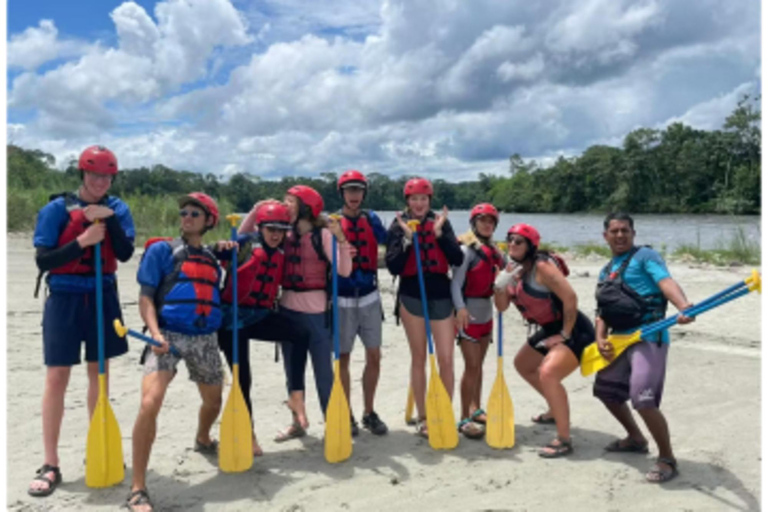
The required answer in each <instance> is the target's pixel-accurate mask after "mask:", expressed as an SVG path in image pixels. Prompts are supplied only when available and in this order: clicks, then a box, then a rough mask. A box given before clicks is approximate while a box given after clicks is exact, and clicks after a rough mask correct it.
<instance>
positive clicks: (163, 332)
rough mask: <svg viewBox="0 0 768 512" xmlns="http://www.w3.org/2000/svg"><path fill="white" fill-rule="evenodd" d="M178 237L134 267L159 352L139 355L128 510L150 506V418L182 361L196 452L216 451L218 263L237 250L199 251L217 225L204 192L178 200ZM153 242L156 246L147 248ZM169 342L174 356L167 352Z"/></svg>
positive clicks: (225, 244)
mask: <svg viewBox="0 0 768 512" xmlns="http://www.w3.org/2000/svg"><path fill="white" fill-rule="evenodd" d="M179 208H180V211H179V215H180V220H181V226H180V228H181V236H180V237H179V238H176V239H173V240H167V239H152V240H150V242H148V244H149V245H148V247H147V248H146V251H145V252H144V255H143V256H142V259H141V264H140V265H139V271H138V274H137V276H136V277H137V281H138V282H139V285H140V287H141V289H140V295H139V312H140V313H141V318H142V319H143V320H144V323H145V325H146V326H147V328H148V330H149V334H150V335H151V336H152V338H153V339H155V340H156V341H157V342H158V343H160V345H161V346H160V347H154V346H153V347H151V348H150V347H147V349H146V350H145V352H144V355H143V356H142V363H143V364H144V378H143V380H142V384H141V388H142V397H141V407H140V409H139V414H138V417H137V418H136V423H135V425H134V427H133V482H132V485H131V492H130V494H129V495H128V499H127V502H126V505H127V506H128V508H135V507H139V506H146V505H149V506H150V507H151V502H150V500H149V494H148V493H147V488H146V471H147V466H148V463H149V454H150V451H151V449H152V444H153V442H154V440H155V431H156V428H157V416H158V414H159V413H160V407H161V406H162V404H163V398H164V397H165V392H166V390H167V389H168V385H169V384H170V383H171V380H173V377H174V376H175V375H176V371H177V369H176V368H177V366H178V364H179V362H180V361H181V360H184V363H185V364H186V366H187V370H188V371H189V378H190V380H192V381H193V382H195V383H196V384H197V387H198V390H199V392H200V396H201V397H202V401H203V403H202V405H201V407H200V415H199V419H198V428H197V435H196V436H195V440H194V444H195V451H198V452H202V453H205V454H211V455H214V454H216V450H217V443H216V441H213V440H212V439H211V437H210V430H211V427H212V426H213V423H214V421H215V420H216V418H217V417H218V415H219V411H220V409H221V394H222V381H223V378H224V373H223V369H222V366H221V358H220V356H219V345H218V341H217V337H216V331H217V330H218V329H219V327H220V326H221V321H222V314H221V309H220V308H221V297H220V294H219V283H220V280H221V267H220V266H219V264H218V260H219V259H223V258H225V257H226V253H227V252H228V251H229V250H231V249H232V247H235V246H236V243H235V242H232V241H228V240H225V241H220V242H218V243H217V244H216V247H215V249H214V248H212V247H205V246H203V235H204V233H205V232H206V231H208V230H209V229H212V228H213V227H215V226H216V224H217V223H218V220H219V209H218V206H217V205H216V202H215V201H214V200H213V199H211V198H210V197H209V196H208V195H207V194H204V193H202V192H192V193H190V194H187V195H185V196H183V197H181V198H179ZM152 242H156V243H152ZM170 345H173V346H174V347H175V349H176V351H177V353H178V354H175V353H173V352H170V351H169V348H170Z"/></svg>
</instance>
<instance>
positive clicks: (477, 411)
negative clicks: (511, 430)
mask: <svg viewBox="0 0 768 512" xmlns="http://www.w3.org/2000/svg"><path fill="white" fill-rule="evenodd" d="M480 416H486V417H487V416H488V415H487V414H486V413H485V411H484V410H483V409H475V412H473V413H472V415H471V416H470V417H469V418H470V420H471V421H474V422H475V423H479V424H480V425H485V418H480Z"/></svg>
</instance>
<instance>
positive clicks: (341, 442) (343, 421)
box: [325, 359, 352, 464]
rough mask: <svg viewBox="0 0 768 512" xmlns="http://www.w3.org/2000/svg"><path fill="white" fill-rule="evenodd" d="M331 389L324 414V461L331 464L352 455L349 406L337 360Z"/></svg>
mask: <svg viewBox="0 0 768 512" xmlns="http://www.w3.org/2000/svg"><path fill="white" fill-rule="evenodd" d="M333 374H334V376H333V388H332V389H331V397H330V399H329V400H328V410H326V412H325V460H327V461H328V462H330V463H331V464H335V463H336V462H341V461H344V460H347V459H348V458H349V457H350V456H351V455H352V427H351V425H350V421H351V419H350V415H349V404H348V403H347V395H346V394H345V393H344V387H343V386H342V385H341V377H340V375H339V360H338V359H337V360H336V361H334V362H333Z"/></svg>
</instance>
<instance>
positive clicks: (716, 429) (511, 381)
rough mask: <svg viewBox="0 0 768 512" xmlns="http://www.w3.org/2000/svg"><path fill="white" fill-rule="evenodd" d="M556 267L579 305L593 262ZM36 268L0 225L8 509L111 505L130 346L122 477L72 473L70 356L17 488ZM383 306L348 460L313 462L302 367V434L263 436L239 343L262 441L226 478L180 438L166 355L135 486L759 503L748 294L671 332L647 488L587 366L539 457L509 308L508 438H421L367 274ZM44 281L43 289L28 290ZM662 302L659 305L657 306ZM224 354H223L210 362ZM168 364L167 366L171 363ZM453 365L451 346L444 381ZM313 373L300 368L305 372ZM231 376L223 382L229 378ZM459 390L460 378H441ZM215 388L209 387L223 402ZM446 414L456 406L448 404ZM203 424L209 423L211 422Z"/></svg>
mask: <svg viewBox="0 0 768 512" xmlns="http://www.w3.org/2000/svg"><path fill="white" fill-rule="evenodd" d="M568 261H569V264H570V266H571V270H572V276H571V278H570V281H571V283H572V284H573V286H574V288H575V290H576V292H577V293H578V296H579V303H580V309H582V310H583V311H584V312H586V313H587V314H588V315H590V316H591V315H592V312H593V311H594V287H595V282H596V279H597V273H598V271H599V270H600V268H601V266H602V265H603V264H604V261H603V260H602V259H600V258H597V257H594V258H590V259H579V260H575V259H569V260H568ZM138 262H139V255H138V254H137V255H135V256H134V257H133V259H132V260H131V262H129V263H128V264H126V265H121V267H120V270H119V276H120V279H119V290H120V296H121V302H122V306H123V311H124V317H125V320H126V324H127V325H128V326H129V327H132V328H135V329H139V328H140V327H141V325H142V323H141V320H140V318H139V313H138V308H137V297H138V286H137V284H136V281H135V275H136V269H137V265H138ZM670 270H671V272H672V274H673V276H674V277H675V278H676V279H677V280H678V282H680V283H681V285H682V286H683V288H684V290H685V292H686V293H687V295H688V297H689V298H690V299H691V300H692V301H694V302H695V301H697V300H700V299H702V298H705V297H707V296H709V295H711V294H713V293H715V292H717V291H719V290H721V289H723V288H724V287H726V286H728V285H730V284H733V283H735V282H737V281H738V280H739V279H743V278H744V277H747V276H748V274H749V271H750V269H749V268H747V267H734V268H712V267H703V266H697V265H689V264H683V263H675V264H670ZM36 275H37V269H36V267H35V263H34V252H33V248H32V244H31V236H30V235H29V234H27V235H15V234H11V235H10V236H9V238H8V269H7V279H8V289H7V297H8V311H7V316H8V333H7V334H8V336H7V339H8V352H7V357H8V440H7V448H8V450H7V453H8V456H7V462H8V482H7V484H8V488H7V496H8V498H7V500H8V501H7V506H8V507H9V508H10V510H16V511H22V510H24V511H26V510H63V511H66V510H88V511H91V510H93V511H96V510H115V509H116V508H117V507H118V506H120V505H121V504H122V503H123V501H124V500H125V497H126V495H127V494H128V490H129V487H130V476H131V431H132V428H133V422H134V420H135V418H136V413H137V411H138V407H139V398H140V395H139V389H140V381H141V368H140V366H139V365H138V357H139V354H140V352H141V350H142V348H143V344H142V343H141V342H138V341H136V340H131V341H130V343H131V346H130V352H129V353H128V354H127V355H126V356H124V357H121V358H119V359H117V360H114V361H113V362H112V366H111V381H110V383H111V386H110V388H111V389H110V401H111V404H112V408H113V410H114V412H115V415H116V417H117V420H118V422H119V424H120V428H121V432H122V437H123V450H124V454H125V462H126V464H127V466H128V469H127V472H126V479H125V481H124V482H123V483H122V484H121V485H118V486H116V487H113V488H109V489H104V490H92V489H89V488H87V487H86V486H85V482H84V470H85V467H84V464H83V458H84V457H85V441H86V435H87V431H88V425H89V421H88V417H87V409H86V405H85V398H86V393H85V390H86V383H87V379H86V375H85V368H84V366H80V367H78V368H75V369H74V370H73V372H72V378H71V381H70V385H69V392H68V395H67V401H66V413H65V417H64V424H63V428H62V432H61V442H60V458H61V463H60V466H61V470H62V474H63V477H64V482H63V484H62V485H61V486H60V487H59V488H58V489H57V491H56V492H55V494H53V495H52V496H51V497H49V498H43V499H40V498H32V497H29V496H28V495H27V492H26V490H27V485H28V484H29V481H30V480H31V478H32V477H33V476H34V471H35V469H37V468H38V467H39V466H40V465H41V463H42V461H43V459H42V457H43V455H42V454H43V447H42V436H41V419H40V403H41V396H42V391H43V382H44V374H45V368H44V366H43V360H42V336H41V327H40V322H41V319H42V308H43V299H42V298H39V299H34V298H33V297H32V294H33V290H34V281H35V277H36ZM380 281H381V283H382V295H383V298H384V305H385V311H386V315H387V318H386V320H385V324H384V346H383V362H382V374H381V380H380V384H379V389H378V395H377V400H376V404H377V406H376V408H377V411H378V412H379V414H380V416H381V417H382V419H383V420H384V421H385V422H387V423H388V424H389V427H390V433H389V435H387V436H385V437H383V438H377V437H375V436H373V435H371V434H370V433H368V432H367V431H362V432H361V434H360V436H359V437H358V438H356V439H355V441H354V453H353V455H352V457H351V459H349V460H348V461H346V462H344V463H341V464H337V465H330V464H328V463H326V462H325V460H324V458H323V449H322V448H323V445H322V435H323V424H322V421H321V420H322V417H321V414H320V411H319V406H318V402H317V395H316V392H315V389H314V381H313V379H312V378H311V377H309V376H308V380H307V382H308V394H307V396H308V404H307V410H308V413H309V420H310V423H311V425H310V428H309V435H308V436H307V437H305V438H304V439H302V440H294V441H289V442H287V443H284V444H276V443H275V442H273V440H272V438H273V437H274V435H275V434H276V432H277V430H278V429H281V428H283V427H285V426H286V425H287V423H288V421H289V419H290V416H289V414H288V411H287V410H286V408H285V406H283V405H282V401H283V400H284V399H285V387H284V386H285V385H284V383H285V379H284V376H283V369H282V362H281V363H280V364H275V362H274V347H273V345H272V344H269V343H263V342H253V343H252V344H251V362H252V365H253V366H254V367H255V368H254V376H253V378H254V389H253V392H252V399H253V403H254V410H255V418H254V421H255V425H256V429H257V434H258V436H259V441H260V443H261V446H262V448H263V449H264V451H265V455H264V456H263V457H261V458H257V459H256V460H255V462H254V465H253V468H252V469H251V470H250V471H248V472H246V473H242V474H234V475H232V474H224V473H221V472H219V470H218V468H217V464H216V460H215V459H208V458H206V457H205V456H203V455H201V454H198V453H195V452H194V451H193V450H192V445H193V437H194V433H195V428H196V421H197V412H198V407H199V397H198V394H197V391H196V388H195V386H194V385H193V383H191V382H190V381H189V380H188V375H187V371H186V369H185V368H184V369H181V371H180V372H179V375H178V376H177V378H176V379H175V381H174V382H173V383H172V385H171V387H170V389H169V391H168V394H167V396H166V401H165V405H164V407H163V410H162V412H161V414H160V419H159V425H158V434H157V440H156V442H155V445H154V448H153V451H152V456H151V459H150V467H149V475H148V486H149V492H150V495H151V496H152V499H153V500H154V502H155V505H156V508H157V509H158V510H176V511H203V510H205V511H212V510H226V511H235V510H243V511H245V510H276V511H291V512H298V511H315V510H353V511H356V510H368V511H371V510H397V509H400V510H403V509H405V508H406V507H414V506H415V507H429V509H431V510H488V509H492V510H515V511H523V510H531V511H539V510H572V511H582V510H583V511H587V510H622V511H624V510H695V511H706V510H713V511H714V510H742V511H746V510H759V508H760V498H761V497H760V354H761V347H760V298H759V296H758V295H757V294H756V293H753V294H750V295H749V296H747V297H745V298H742V299H739V300H738V301H737V302H735V303H733V304H729V305H726V306H724V307H722V308H720V309H717V310H714V311H712V312H711V313H708V314H706V315H704V316H702V317H701V318H700V319H699V320H698V321H696V322H695V323H693V324H691V325H689V326H685V327H676V328H674V329H673V330H672V348H671V351H670V357H669V366H668V372H667V381H666V388H665V395H664V399H663V403H662V410H663V411H664V412H665V413H666V415H667V419H668V420H669V423H670V429H671V433H672V441H673V446H674V448H675V451H676V455H677V458H678V461H679V467H680V472H681V474H680V476H679V477H678V478H677V479H675V480H673V481H672V482H670V483H668V484H665V485H663V486H658V485H653V484H648V483H646V482H645V479H644V473H645V472H646V471H647V470H648V469H649V468H650V466H651V464H652V462H653V457H654V456H655V454H656V450H655V446H652V450H651V454H650V455H636V454H625V455H622V454H606V453H605V452H604V451H603V446H604V445H606V444H608V443H609V442H610V441H612V440H613V439H615V438H616V436H618V435H621V434H622V431H621V429H620V426H619V425H618V424H617V423H616V422H615V421H614V420H613V418H612V417H610V415H609V413H608V412H607V411H606V410H605V408H604V407H603V405H602V404H601V403H600V402H599V401H598V400H596V399H595V398H593V397H592V388H591V385H592V381H593V378H588V379H587V378H583V377H581V375H580V374H578V372H576V373H574V374H573V375H571V376H570V377H569V378H568V379H567V380H566V382H565V385H566V388H567V389H568V391H569V393H570V401H571V415H572V425H573V430H572V434H573V442H574V449H575V453H574V454H573V455H572V456H570V457H568V458H565V459H557V460H544V459H541V458H540V457H539V456H538V455H537V451H538V449H539V447H540V446H542V445H544V444H545V443H547V442H548V441H550V440H551V439H552V438H553V436H554V427H552V426H539V425H535V424H533V423H531V421H530V417H531V416H532V415H535V414H537V413H539V412H542V411H544V410H545V407H546V405H545V402H544V400H543V399H542V398H541V397H540V396H538V395H537V394H536V393H535V391H533V390H532V389H531V388H530V387H529V386H528V385H527V384H526V383H525V382H524V381H523V380H522V379H521V378H520V377H519V376H518V375H517V373H516V372H515V370H514V368H513V365H512V359H513V357H514V354H515V352H516V351H517V349H518V348H519V347H520V345H521V344H522V343H523V341H524V338H525V334H526V327H525V325H524V324H523V322H522V320H521V318H520V315H519V314H518V313H517V311H516V310H510V311H508V312H507V313H506V314H505V316H504V320H505V324H504V332H505V345H504V348H505V352H506V357H505V360H504V368H505V374H506V378H507V384H508V386H509V389H510V393H511V396H512V400H513V402H514V407H515V414H516V437H517V444H516V446H515V447H514V448H513V449H511V450H507V451H497V450H493V449H491V448H489V447H488V446H487V445H486V444H485V442H484V441H479V442H478V441H472V440H469V439H466V438H462V439H461V441H460V444H459V447H458V448H456V449H455V450H453V451H450V452H436V451H434V450H432V449H431V448H430V447H429V444H428V442H427V441H426V440H424V439H421V438H419V437H417V436H416V435H414V431H413V428H412V427H408V426H406V425H405V423H404V414H403V412H404V408H405V401H406V393H407V385H408V369H409V364H410V356H409V351H408V348H407V343H406V340H405V337H404V334H403V330H402V327H400V326H396V325H395V318H394V316H393V315H392V307H393V300H394V296H393V290H392V279H391V277H390V276H389V274H388V273H387V272H386V270H382V271H380ZM41 295H42V294H41ZM672 309H674V308H672ZM495 350H496V345H495V344H494V345H492V348H491V351H490V352H489V357H488V358H487V359H486V362H485V372H484V388H483V396H484V397H487V393H488V392H489V391H490V387H491V384H492V383H493V380H494V378H495V368H496V355H495ZM222 360H223V358H222ZM363 362H364V352H363V350H362V346H361V345H360V344H357V345H356V347H355V352H354V353H353V356H352V365H353V366H352V371H353V399H352V407H353V410H354V411H355V412H356V413H357V415H358V417H359V416H360V414H361V410H362V391H361V385H360V376H361V373H362V369H363ZM182 366H183V365H182ZM462 370H463V362H462V360H461V355H460V352H459V351H458V350H457V351H456V374H457V379H456V380H457V382H458V380H459V377H460V375H461V371H462ZM310 372H311V370H310ZM230 380H231V379H230ZM456 391H457V392H456V393H455V394H456V400H455V401H456V402H458V389H457V390H456ZM228 393H229V388H228V387H227V388H226V389H225V399H226V396H227V395H228ZM454 410H456V411H458V403H455V404H454ZM213 433H214V436H215V437H218V422H217V424H216V425H215V426H214V432H213Z"/></svg>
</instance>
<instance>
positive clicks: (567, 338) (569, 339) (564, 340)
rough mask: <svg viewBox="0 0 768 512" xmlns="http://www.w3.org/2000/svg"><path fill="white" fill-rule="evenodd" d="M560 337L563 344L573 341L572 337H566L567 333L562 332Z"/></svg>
mask: <svg viewBox="0 0 768 512" xmlns="http://www.w3.org/2000/svg"><path fill="white" fill-rule="evenodd" d="M560 336H562V337H563V343H568V342H569V341H571V337H570V336H566V335H565V331H560Z"/></svg>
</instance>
